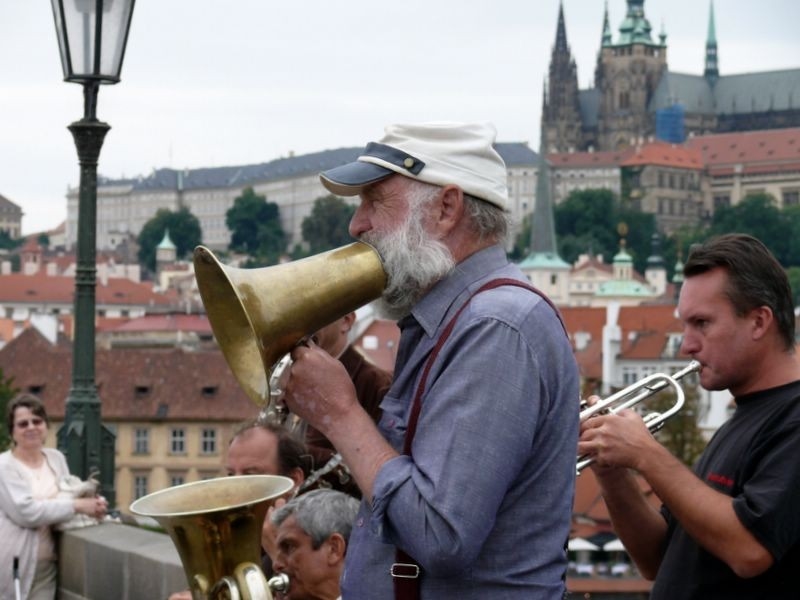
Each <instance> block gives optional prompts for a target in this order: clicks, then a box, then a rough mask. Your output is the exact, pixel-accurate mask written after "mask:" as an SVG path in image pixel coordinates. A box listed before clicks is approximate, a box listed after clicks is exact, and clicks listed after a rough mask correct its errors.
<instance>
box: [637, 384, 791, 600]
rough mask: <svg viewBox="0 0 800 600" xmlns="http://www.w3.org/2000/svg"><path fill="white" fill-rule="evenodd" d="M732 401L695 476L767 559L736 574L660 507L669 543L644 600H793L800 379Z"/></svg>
mask: <svg viewBox="0 0 800 600" xmlns="http://www.w3.org/2000/svg"><path fill="white" fill-rule="evenodd" d="M736 404H737V408H736V412H735V413H734V415H733V417H732V418H731V419H730V420H729V421H728V422H727V423H725V424H724V425H723V426H722V427H720V429H719V430H718V431H717V433H716V434H715V435H714V437H713V438H712V439H711V441H710V442H709V445H708V448H706V450H705V452H703V455H702V456H701V457H700V460H699V461H698V463H697V465H696V466H695V473H696V474H697V475H698V477H700V478H701V479H702V480H703V481H705V482H706V484H707V485H709V486H711V487H712V488H714V489H715V490H718V491H720V492H722V493H723V494H726V495H728V496H731V497H732V498H734V501H733V507H734V511H735V512H736V514H737V516H738V517H739V519H740V520H741V521H742V523H743V524H744V526H745V527H746V528H747V529H748V530H749V531H750V533H752V534H753V535H754V536H755V538H756V539H757V540H758V541H759V542H760V543H761V544H763V545H764V547H765V548H767V550H769V551H770V553H771V554H772V556H773V558H774V559H775V563H774V564H773V565H772V567H771V568H770V569H768V570H767V571H766V572H765V573H762V574H761V575H759V576H757V577H753V578H749V579H742V578H740V577H738V576H737V575H736V574H735V573H734V572H733V571H732V570H731V569H730V568H729V567H728V566H727V565H726V564H725V563H724V562H722V561H721V560H719V559H718V558H716V557H715V556H713V555H712V554H710V553H709V552H707V551H705V550H704V549H703V548H701V547H700V546H699V545H698V544H697V543H696V542H695V541H694V540H693V539H692V538H691V537H689V535H688V534H687V533H686V531H684V529H683V527H681V526H680V524H678V523H677V522H676V521H675V519H673V518H672V516H671V515H670V514H669V511H668V510H667V509H666V508H664V509H662V511H663V512H664V515H665V517H666V519H667V523H668V525H669V532H668V538H667V539H668V540H669V541H668V544H667V548H666V553H665V555H664V559H663V561H662V563H661V567H660V569H659V572H658V576H657V577H656V581H655V584H654V585H653V590H652V592H651V595H650V598H651V600H659V599H661V600H667V599H670V600H672V599H676V598H680V599H682V600H684V599H689V598H697V599H702V600H709V599H713V598H719V599H725V600H731V599H738V598H752V599H758V600H761V599H763V598H770V599H771V600H772V599H780V598H793V599H796V598H800V583H798V575H800V381H798V382H794V383H790V384H787V385H784V386H780V387H777V388H773V389H770V390H764V391H761V392H756V393H754V394H749V395H747V396H743V397H741V398H737V400H736Z"/></svg>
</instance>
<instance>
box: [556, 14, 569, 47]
mask: <svg viewBox="0 0 800 600" xmlns="http://www.w3.org/2000/svg"><path fill="white" fill-rule="evenodd" d="M556 52H563V53H565V54H569V45H568V44H567V26H566V25H565V24H564V3H563V2H559V3H558V26H557V27H556V45H555V47H554V48H553V54H555V53H556Z"/></svg>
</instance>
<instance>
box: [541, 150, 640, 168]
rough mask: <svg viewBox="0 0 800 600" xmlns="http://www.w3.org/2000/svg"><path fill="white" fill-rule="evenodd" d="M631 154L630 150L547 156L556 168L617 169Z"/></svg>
mask: <svg viewBox="0 0 800 600" xmlns="http://www.w3.org/2000/svg"><path fill="white" fill-rule="evenodd" d="M630 153H631V150H630V149H626V150H621V151H607V152H557V153H553V154H548V155H547V160H548V161H550V164H551V165H552V166H553V167H554V168H558V167H573V168H587V167H596V168H598V169H599V168H607V167H616V166H619V164H620V163H621V162H622V161H623V160H625V158H626V157H627V156H628V155H629V154H630Z"/></svg>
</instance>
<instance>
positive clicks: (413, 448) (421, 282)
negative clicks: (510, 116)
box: [286, 123, 579, 600]
mask: <svg viewBox="0 0 800 600" xmlns="http://www.w3.org/2000/svg"><path fill="white" fill-rule="evenodd" d="M494 140H495V129H494V127H493V126H492V125H490V124H488V123H427V124H418V125H392V126H389V127H387V128H386V133H385V136H384V137H383V139H381V141H380V142H377V143H376V142H373V143H370V144H368V145H367V147H366V149H365V150H364V152H363V153H362V155H361V156H360V157H359V158H358V160H357V161H355V162H353V163H349V164H346V165H343V166H341V167H337V168H335V169H332V170H329V171H326V172H324V173H322V174H321V179H322V182H323V184H324V185H325V186H326V187H327V188H328V190H330V191H331V192H333V193H334V194H339V195H343V196H353V195H359V196H360V200H361V202H360V205H359V206H358V208H357V210H356V212H355V214H354V216H353V218H352V221H351V223H350V233H351V234H352V235H353V236H354V237H356V238H358V239H360V240H362V241H364V242H367V243H369V244H371V245H372V246H374V247H375V248H376V249H377V251H378V252H379V253H380V255H381V257H382V259H383V261H384V267H385V269H386V273H387V277H388V283H387V287H386V290H385V292H384V294H383V297H382V298H381V300H380V301H379V303H378V304H379V306H378V307H379V309H382V311H383V314H384V315H386V316H387V317H389V318H394V319H398V325H399V326H400V329H401V332H402V333H401V338H400V343H399V347H398V352H397V359H396V363H395V371H394V379H393V382H392V386H391V388H390V390H389V392H388V394H387V395H386V396H385V397H384V400H383V402H382V404H381V408H382V410H383V416H382V418H381V420H380V423H379V424H378V426H377V427H376V425H375V423H374V422H373V421H372V420H371V419H370V417H369V415H368V414H367V413H366V412H365V411H364V410H363V408H361V406H360V405H359V403H358V400H357V398H356V395H355V391H354V389H353V384H352V382H351V381H350V378H349V377H348V376H347V373H346V372H345V370H344V369H343V368H342V366H341V364H340V363H339V362H338V361H336V360H334V359H332V358H331V356H330V355H329V354H327V353H326V352H324V351H322V350H321V349H320V348H319V347H318V346H316V345H315V344H314V343H313V342H310V343H308V344H307V345H303V346H299V347H297V348H295V350H294V351H293V352H292V358H293V359H294V363H293V366H292V369H291V375H290V378H289V382H288V384H287V391H286V403H287V405H288V406H289V408H290V410H291V411H292V412H294V413H295V414H297V415H299V416H300V417H302V418H303V419H306V420H307V421H308V422H309V423H310V424H311V425H313V426H314V427H315V428H317V429H318V430H319V431H321V432H322V433H323V434H324V435H325V436H326V437H327V438H328V439H329V440H330V441H331V442H332V443H333V445H334V446H335V447H336V449H337V450H338V451H339V452H340V453H341V454H342V456H343V458H344V461H345V463H346V464H347V465H348V467H349V468H350V471H351V473H352V474H353V476H354V478H355V481H356V483H357V484H358V486H359V488H360V489H361V491H362V493H363V500H362V504H361V508H360V511H359V515H358V518H357V519H356V523H355V526H354V528H353V532H352V534H351V539H350V545H349V547H348V552H347V557H346V564H345V571H344V574H343V577H342V597H343V598H344V600H358V599H364V600H383V599H390V598H409V599H410V598H419V597H423V598H436V599H437V600H449V599H453V600H455V599H458V600H471V599H475V600H477V599H481V600H485V599H486V598H492V599H493V600H515V599H520V600H522V599H525V600H531V599H547V600H555V599H560V598H562V597H563V595H564V593H565V583H564V582H565V572H566V566H567V557H566V542H567V538H568V534H569V527H570V519H571V510H572V496H573V491H574V480H575V448H576V443H577V436H578V397H579V391H578V371H577V367H576V364H575V361H574V358H573V355H572V350H571V347H570V343H569V340H568V338H567V335H566V332H565V329H564V327H563V323H562V322H561V320H560V316H559V314H558V311H557V310H556V309H555V307H554V306H553V305H552V304H551V303H550V301H549V300H547V298H545V297H544V296H543V295H542V294H541V293H539V292H538V291H536V290H535V289H533V288H532V287H531V286H530V285H529V284H528V283H527V281H526V279H525V277H524V275H523V274H522V273H521V272H520V271H519V269H518V268H517V267H516V266H515V265H513V264H511V263H509V261H508V260H507V258H506V254H505V251H504V241H505V237H506V235H507V231H508V214H507V212H506V211H507V206H508V192H507V182H506V166H505V164H504V162H503V160H502V158H501V157H500V155H499V154H498V153H497V152H496V151H495V150H494V147H493V144H494Z"/></svg>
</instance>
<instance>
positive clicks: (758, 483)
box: [733, 417, 800, 561]
mask: <svg viewBox="0 0 800 600" xmlns="http://www.w3.org/2000/svg"><path fill="white" fill-rule="evenodd" d="M798 430H800V419H798V417H792V418H789V419H787V420H786V421H784V423H783V426H782V427H781V429H780V431H779V432H777V434H776V435H774V436H771V437H770V439H769V443H768V444H767V443H764V444H762V446H761V447H760V448H758V449H756V454H758V455H760V456H758V457H756V460H754V461H753V464H752V466H751V467H750V468H751V470H752V473H751V474H750V475H749V476H748V477H747V481H746V483H745V484H744V490H743V492H742V493H741V494H740V495H739V496H737V497H736V498H735V499H734V501H733V508H734V510H735V512H736V514H737V516H738V517H739V519H740V520H741V521H742V524H743V525H744V526H745V527H746V528H747V529H748V530H749V531H750V532H751V533H752V534H753V535H754V536H755V537H756V538H757V539H758V540H759V542H761V543H762V544H763V545H764V546H765V547H766V548H767V550H769V551H770V553H771V554H772V556H773V557H774V558H775V560H776V561H777V560H780V559H781V558H782V557H783V556H784V555H785V554H786V553H787V552H788V551H789V550H790V549H791V548H792V547H793V546H796V544H797V543H798V540H800V512H798V510H797V499H798V498H800V461H798V460H797V457H798V456H800V435H798V433H799V431H798Z"/></svg>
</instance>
